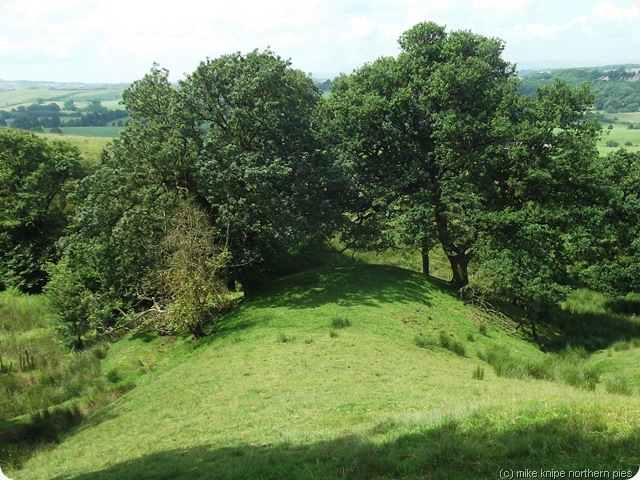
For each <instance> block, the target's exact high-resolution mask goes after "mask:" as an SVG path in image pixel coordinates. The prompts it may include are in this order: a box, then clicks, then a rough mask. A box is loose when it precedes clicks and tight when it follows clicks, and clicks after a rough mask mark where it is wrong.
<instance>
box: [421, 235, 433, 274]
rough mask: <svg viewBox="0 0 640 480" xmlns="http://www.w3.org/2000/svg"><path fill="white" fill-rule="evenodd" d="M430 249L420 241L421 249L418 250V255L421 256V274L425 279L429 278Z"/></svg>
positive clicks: (425, 242)
mask: <svg viewBox="0 0 640 480" xmlns="http://www.w3.org/2000/svg"><path fill="white" fill-rule="evenodd" d="M430 250H431V247H430V246H429V245H428V243H427V241H426V240H423V241H422V248H421V249H420V255H422V273H424V276H425V277H428V276H429V273H430V272H429V251H430Z"/></svg>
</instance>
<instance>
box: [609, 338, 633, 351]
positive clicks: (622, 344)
mask: <svg viewBox="0 0 640 480" xmlns="http://www.w3.org/2000/svg"><path fill="white" fill-rule="evenodd" d="M638 347H640V339H638V338H633V339H631V340H626V341H625V340H619V341H617V342H615V343H614V344H613V345H611V349H612V350H613V351H614V352H623V351H626V350H631V349H633V348H638Z"/></svg>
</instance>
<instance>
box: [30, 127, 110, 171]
mask: <svg viewBox="0 0 640 480" xmlns="http://www.w3.org/2000/svg"><path fill="white" fill-rule="evenodd" d="M82 128H109V127H82ZM65 130H66V129H65ZM37 135H41V136H43V137H46V138H47V139H49V140H61V141H64V142H67V143H70V144H71V145H73V146H75V147H76V148H78V150H79V151H80V155H82V158H83V159H84V160H85V162H86V164H88V165H94V164H96V163H97V162H98V160H100V155H101V154H102V150H104V147H106V146H107V144H108V143H109V142H110V141H111V137H100V136H83V135H68V134H62V135H61V134H59V133H38V134H37Z"/></svg>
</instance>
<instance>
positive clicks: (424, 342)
mask: <svg viewBox="0 0 640 480" xmlns="http://www.w3.org/2000/svg"><path fill="white" fill-rule="evenodd" d="M413 343H415V344H416V346H417V347H420V348H429V347H430V346H431V343H430V342H429V340H428V339H427V338H426V337H425V336H424V335H423V334H422V333H416V335H415V337H413Z"/></svg>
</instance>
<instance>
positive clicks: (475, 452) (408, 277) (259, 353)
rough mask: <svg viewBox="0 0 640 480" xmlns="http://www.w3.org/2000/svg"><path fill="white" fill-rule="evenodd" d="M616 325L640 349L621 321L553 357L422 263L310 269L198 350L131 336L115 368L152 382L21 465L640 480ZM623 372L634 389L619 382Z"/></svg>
mask: <svg viewBox="0 0 640 480" xmlns="http://www.w3.org/2000/svg"><path fill="white" fill-rule="evenodd" d="M573 302H574V304H575V305H582V304H584V301H583V298H582V297H580V298H577V299H574V300H573ZM571 303H572V302H569V303H568V305H569V306H568V307H567V308H568V309H569V310H571V308H572V307H571ZM575 305H574V306H575ZM601 305H605V303H602V302H601ZM579 310H580V309H579V308H574V313H573V314H571V315H572V316H570V317H569V318H570V320H571V321H573V322H576V324H579V325H580V329H581V330H583V331H584V330H587V331H588V330H589V325H590V323H589V322H593V321H594V320H593V315H588V314H586V313H585V314H582V313H580V312H579ZM612 318H613V317H612ZM616 318H617V319H618V320H617V321H619V322H622V323H625V325H626V327H625V329H624V332H626V333H625V334H624V335H623V334H622V333H620V338H619V339H618V342H623V341H625V342H627V343H626V344H625V345H627V347H628V348H624V349H618V350H613V346H614V342H613V340H614V338H615V336H616V332H617V330H615V329H613V330H612V332H611V333H612V334H613V336H612V338H611V339H610V342H611V343H610V345H609V346H607V347H606V348H604V349H602V350H600V351H595V352H591V353H589V352H587V351H586V350H583V349H575V348H574V349H568V350H564V351H561V352H559V353H543V352H541V351H540V349H539V348H537V346H536V345H534V344H533V343H532V342H531V341H529V340H528V337H527V336H524V335H522V330H521V329H519V330H518V331H517V332H516V329H515V324H514V323H513V322H510V321H508V320H506V319H504V318H502V317H495V316H492V315H489V314H487V313H485V312H483V311H480V310H478V309H476V308H474V307H472V306H469V305H466V304H464V303H462V302H461V301H460V300H459V299H458V298H457V296H456V295H454V294H453V293H452V292H451V291H450V290H449V289H448V287H447V286H446V284H444V283H443V282H441V281H439V280H436V279H431V280H427V279H425V278H424V277H423V276H422V275H420V274H417V273H413V272H411V271H408V270H403V269H399V268H396V267H391V266H381V265H351V266H342V267H333V268H328V269H321V270H316V271H312V272H308V273H304V274H299V275H294V276H291V277H288V278H285V279H283V280H280V281H277V282H274V283H273V284H272V285H270V286H269V287H268V288H265V289H264V290H263V291H262V292H261V293H260V294H259V295H258V296H257V297H255V298H253V299H252V300H250V301H246V302H245V303H244V304H243V305H242V306H241V307H240V308H238V309H237V310H236V311H234V312H232V313H231V314H229V315H227V316H226V317H224V318H222V319H221V320H220V321H219V323H218V325H217V326H216V327H215V329H214V331H212V332H211V335H209V336H208V337H206V338H205V339H204V340H202V341H200V342H198V343H191V342H190V341H189V340H188V339H185V338H178V339H170V338H166V337H157V336H155V335H152V334H146V333H144V332H139V333H137V334H133V335H129V336H127V337H125V338H123V339H121V340H119V341H117V342H115V343H114V344H113V346H112V348H111V349H110V350H109V353H108V355H107V357H106V358H105V360H104V361H103V370H104V371H108V372H110V373H109V376H111V377H113V378H115V379H121V381H125V380H131V379H132V378H133V379H136V381H137V382H138V386H137V387H136V388H134V389H133V390H131V391H129V392H128V393H126V394H125V395H124V396H122V397H120V398H119V399H118V400H116V401H115V402H114V403H112V404H110V405H108V406H106V407H104V408H102V409H100V410H99V411H97V412H96V413H94V414H93V415H92V416H91V417H89V419H88V420H86V421H85V422H84V423H83V424H81V425H80V426H79V427H77V428H75V429H73V430H71V431H70V432H68V433H67V434H65V435H64V436H63V437H62V438H61V439H60V440H61V441H60V443H59V444H58V445H54V446H49V447H42V448H41V451H40V452H39V453H38V454H37V455H36V456H35V457H33V458H32V459H31V460H30V461H28V462H27V463H26V464H25V465H24V468H22V469H20V470H15V469H14V470H9V471H8V472H7V471H6V469H5V473H7V474H8V475H9V476H10V477H11V478H13V479H14V480H23V479H24V480H27V479H66V480H71V479H73V480H85V479H86V480H89V479H92V480H94V479H97V480H100V479H113V478H118V479H173V478H182V479H216V478H219V479H248V478H251V479H253V478H261V479H339V478H352V479H363V480H364V479H392V478H405V479H432V478H436V479H465V480H467V479H470V478H473V479H498V478H500V475H501V471H502V470H505V469H506V471H512V472H518V471H520V472H522V471H524V470H525V469H529V470H536V471H538V472H539V471H540V469H545V470H551V469H555V470H557V471H565V472H566V471H569V470H572V471H578V470H584V469H591V470H598V471H608V472H614V471H620V472H625V475H627V474H628V476H625V477H622V478H629V477H630V476H631V475H632V474H633V473H635V472H637V471H638V466H639V465H640V450H638V445H639V443H640V425H639V423H638V411H639V410H638V409H639V405H640V403H639V399H640V392H639V390H638V383H639V378H640V376H639V375H640V374H639V373H638V370H637V359H638V352H639V351H640V350H639V349H638V347H637V346H634V345H635V344H634V343H633V342H630V339H629V338H627V337H628V332H634V334H635V335H637V336H638V337H639V338H640V324H639V322H638V319H637V318H636V317H633V316H632V317H628V316H627V317H616ZM602 320H603V319H602V318H600V319H598V321H602ZM610 320H611V319H610ZM612 325H615V324H614V323H612ZM612 328H613V327H612ZM622 331H623V330H620V332H622ZM598 369H601V371H600V370H598ZM140 371H144V372H145V374H144V376H143V377H140ZM614 371H615V376H616V378H617V381H618V383H619V384H621V385H624V386H625V388H626V390H624V389H615V388H613V387H610V386H609V385H610V383H607V379H608V378H609V376H610V375H611V374H612V372H614ZM3 469H4V467H3ZM610 474H611V473H610ZM611 478H612V477H611Z"/></svg>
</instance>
